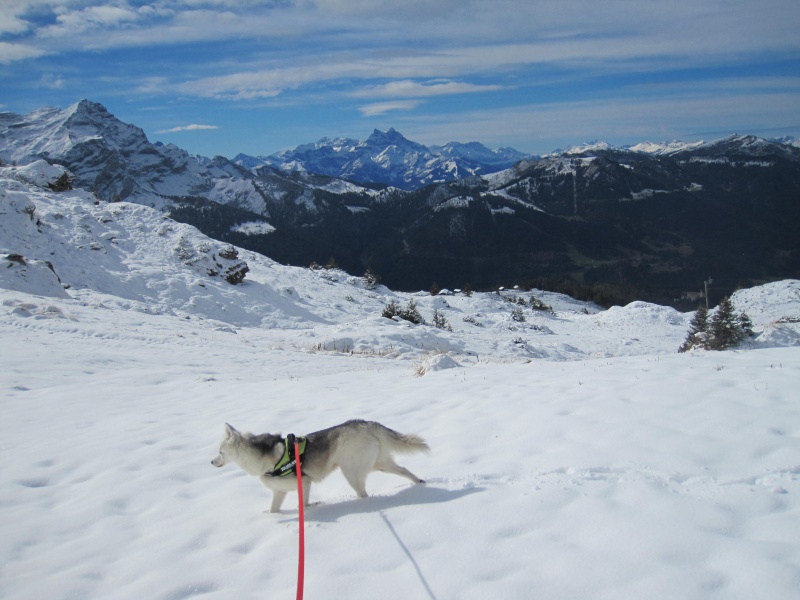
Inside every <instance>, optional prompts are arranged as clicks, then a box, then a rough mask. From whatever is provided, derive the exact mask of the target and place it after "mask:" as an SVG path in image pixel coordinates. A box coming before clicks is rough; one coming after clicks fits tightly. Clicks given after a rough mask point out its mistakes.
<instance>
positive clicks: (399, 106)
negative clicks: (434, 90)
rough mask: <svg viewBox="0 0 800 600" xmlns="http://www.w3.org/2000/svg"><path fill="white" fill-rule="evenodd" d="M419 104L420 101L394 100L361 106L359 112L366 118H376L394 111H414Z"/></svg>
mask: <svg viewBox="0 0 800 600" xmlns="http://www.w3.org/2000/svg"><path fill="white" fill-rule="evenodd" d="M419 104H420V101H419V100H394V101H390V102H376V103H374V104H365V105H364V106H359V107H358V110H359V111H361V114H362V115H364V116H365V117H375V116H377V115H383V114H385V113H387V112H392V111H398V110H413V109H415V108H416V107H417V106H419Z"/></svg>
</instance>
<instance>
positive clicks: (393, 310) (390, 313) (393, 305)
mask: <svg viewBox="0 0 800 600" xmlns="http://www.w3.org/2000/svg"><path fill="white" fill-rule="evenodd" d="M399 314H400V305H399V304H397V302H395V301H394V300H389V304H387V305H386V306H384V307H383V313H381V316H382V317H386V318H387V319H391V318H392V317H395V316H397V315H399Z"/></svg>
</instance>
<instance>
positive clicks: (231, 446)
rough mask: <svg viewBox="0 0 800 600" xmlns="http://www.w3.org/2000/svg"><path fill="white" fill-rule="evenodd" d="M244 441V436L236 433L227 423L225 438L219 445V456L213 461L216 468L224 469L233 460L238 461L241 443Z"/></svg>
mask: <svg viewBox="0 0 800 600" xmlns="http://www.w3.org/2000/svg"><path fill="white" fill-rule="evenodd" d="M241 439H242V434H241V433H239V432H238V431H236V429H234V428H233V426H231V425H228V424H227V423H225V437H224V438H222V442H221V443H220V445H219V454H218V455H217V457H216V458H215V459H214V460H212V461H211V464H212V465H214V466H215V467H224V466H225V465H227V464H228V463H229V462H231V461H232V460H236V456H237V453H238V446H239V441H240V440H241Z"/></svg>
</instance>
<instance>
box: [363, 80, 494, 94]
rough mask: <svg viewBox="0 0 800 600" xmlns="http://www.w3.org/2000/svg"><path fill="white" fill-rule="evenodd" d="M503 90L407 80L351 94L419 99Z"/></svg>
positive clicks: (490, 87)
mask: <svg viewBox="0 0 800 600" xmlns="http://www.w3.org/2000/svg"><path fill="white" fill-rule="evenodd" d="M501 89H503V86H500V85H474V84H471V83H461V82H456V81H436V82H429V83H419V82H417V81H412V80H409V79H405V80H401V81H391V82H389V83H384V84H382V85H374V86H368V87H365V88H361V89H359V90H356V91H354V92H353V93H352V96H354V97H356V98H421V97H427V96H444V95H449V94H472V93H476V92H494V91H497V90H501Z"/></svg>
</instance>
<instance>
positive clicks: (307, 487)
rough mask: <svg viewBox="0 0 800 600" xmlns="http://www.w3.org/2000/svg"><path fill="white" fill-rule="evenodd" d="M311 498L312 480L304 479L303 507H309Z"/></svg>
mask: <svg viewBox="0 0 800 600" xmlns="http://www.w3.org/2000/svg"><path fill="white" fill-rule="evenodd" d="M310 497H311V480H310V479H309V478H308V477H303V506H308V499H309V498H310Z"/></svg>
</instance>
